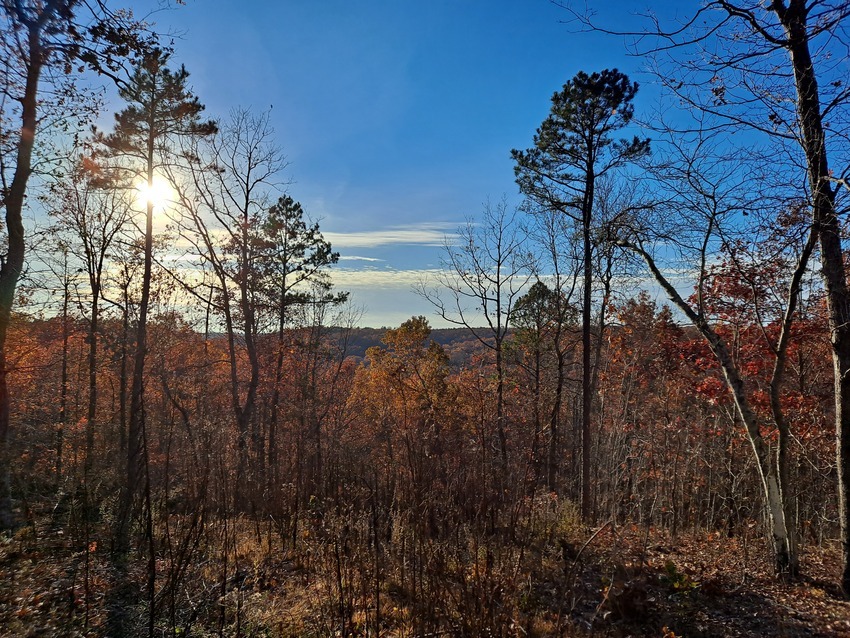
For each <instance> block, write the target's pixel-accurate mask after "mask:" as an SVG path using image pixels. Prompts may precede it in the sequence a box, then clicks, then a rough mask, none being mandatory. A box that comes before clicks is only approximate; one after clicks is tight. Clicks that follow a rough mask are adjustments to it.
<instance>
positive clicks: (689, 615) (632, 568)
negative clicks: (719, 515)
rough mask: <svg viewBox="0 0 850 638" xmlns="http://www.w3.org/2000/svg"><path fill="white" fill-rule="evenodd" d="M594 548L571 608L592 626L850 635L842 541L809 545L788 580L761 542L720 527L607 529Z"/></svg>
mask: <svg viewBox="0 0 850 638" xmlns="http://www.w3.org/2000/svg"><path fill="white" fill-rule="evenodd" d="M586 551H589V553H590V556H589V557H587V558H585V559H584V560H582V561H579V564H580V565H581V567H579V569H580V570H581V576H580V580H581V585H580V586H578V587H576V588H574V589H575V590H576V591H577V592H582V593H583V594H584V599H583V600H580V601H578V603H577V604H576V605H575V612H574V614H573V618H574V621H575V622H576V624H577V625H578V626H584V627H585V628H586V629H588V633H589V634H591V635H594V634H595V635H602V636H623V637H625V636H659V637H663V638H673V636H683V637H688V638H697V637H728V638H733V637H736V638H737V637H750V636H752V637H757V636H759V637H760V636H779V637H782V636H786V637H802V636H817V637H823V638H826V637H850V602H848V601H845V600H843V599H842V597H841V593H840V590H839V588H838V586H837V585H836V582H837V577H838V574H839V568H840V552H839V550H838V548H837V543H835V544H834V545H833V546H830V547H817V546H808V547H804V548H803V551H802V552H801V553H802V560H801V564H802V570H801V571H802V572H803V575H802V576H801V577H800V578H798V579H796V580H794V581H790V582H783V581H781V580H779V579H777V578H776V577H775V576H774V574H773V571H772V569H771V566H770V565H769V564H768V563H767V561H766V560H765V554H766V553H767V552H766V550H765V548H764V544H763V542H759V541H757V542H753V539H748V538H741V537H738V538H727V537H724V536H721V535H719V534H716V533H714V534H698V535H697V534H681V535H679V536H677V537H676V538H675V540H674V539H671V538H670V536H669V535H668V534H659V533H655V532H650V533H649V534H647V533H646V532H645V530H623V529H619V530H617V531H613V530H611V531H609V530H602V531H601V532H600V533H599V534H598V537H597V538H596V539H594V541H593V542H592V544H590V545H589V546H588V550H586ZM600 579H601V581H602V582H603V583H608V585H607V586H606V587H603V588H602V591H601V594H602V596H601V599H600V595H599V591H600V588H599V582H600ZM577 595H578V596H581V594H577Z"/></svg>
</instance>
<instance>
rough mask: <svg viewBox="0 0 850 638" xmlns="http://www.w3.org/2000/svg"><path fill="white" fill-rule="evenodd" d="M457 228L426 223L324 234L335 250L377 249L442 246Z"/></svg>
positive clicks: (449, 225) (446, 224) (439, 223)
mask: <svg viewBox="0 0 850 638" xmlns="http://www.w3.org/2000/svg"><path fill="white" fill-rule="evenodd" d="M456 228H457V223H455V222H426V223H421V224H409V225H405V226H390V227H388V228H380V229H377V230H366V231H357V232H353V233H334V232H324V233H322V234H323V235H324V236H325V239H327V240H328V241H330V242H331V244H332V245H333V247H334V248H377V247H378V246H387V245H398V244H417V245H421V246H442V245H443V244H444V243H445V240H446V237H447V236H451V235H452V234H453V231H454V230H455V229H456Z"/></svg>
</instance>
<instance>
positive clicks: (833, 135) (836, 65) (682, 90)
mask: <svg viewBox="0 0 850 638" xmlns="http://www.w3.org/2000/svg"><path fill="white" fill-rule="evenodd" d="M573 15H575V16H576V17H577V18H578V19H579V20H580V21H582V22H583V23H584V24H586V25H588V26H589V27H590V28H593V29H598V30H600V31H604V32H606V33H614V32H613V31H611V30H608V29H600V28H599V27H597V26H596V25H594V24H592V21H591V20H589V19H588V18H587V16H581V15H578V14H576V13H575V12H574V13H573ZM848 20H850V5H848V4H847V3H846V2H844V1H843V0H775V1H773V2H769V3H764V4H761V3H744V2H738V1H735V0H711V1H710V2H707V3H705V5H704V6H703V7H701V8H700V9H699V10H698V11H696V12H695V13H694V14H693V15H692V16H691V17H690V18H688V19H686V20H685V21H684V22H682V23H681V24H678V25H676V26H675V27H673V28H671V29H665V28H664V27H663V26H662V25H661V24H660V22H659V21H658V20H657V18H653V19H652V21H651V23H650V26H649V28H648V29H647V30H645V31H641V32H638V33H618V35H628V36H635V37H636V39H635V41H634V46H633V52H634V53H636V54H639V55H642V56H648V57H650V58H651V59H652V60H653V66H654V68H655V71H656V77H658V78H659V79H660V81H661V84H662V85H663V86H665V87H666V88H667V89H668V90H669V91H670V92H671V93H672V94H673V96H674V97H675V98H676V100H677V101H678V102H679V103H684V105H685V107H686V108H687V109H689V110H690V111H691V112H694V111H698V112H700V113H702V114H705V115H709V116H712V117H717V118H719V119H720V120H722V123H719V124H718V126H722V127H724V128H726V129H727V130H743V131H746V133H747V139H748V144H747V148H741V149H739V150H740V152H741V153H742V154H746V153H749V152H750V149H751V148H752V144H751V142H752V140H753V139H759V138H761V139H766V140H767V141H768V144H769V145H771V148H769V150H768V152H767V153H765V154H764V156H763V161H766V162H768V163H769V165H770V166H772V168H773V171H772V173H773V174H774V175H781V176H782V177H781V181H782V182H783V183H784V184H785V185H788V184H791V185H793V187H794V188H795V189H796V190H797V192H796V196H797V197H801V196H805V198H806V200H807V202H808V204H809V210H810V219H811V223H812V228H813V235H814V237H815V242H816V243H817V244H819V247H820V258H821V264H822V268H821V276H822V279H823V284H824V289H825V290H826V299H827V306H828V311H829V312H828V321H829V327H830V334H831V343H832V359H833V368H834V377H835V428H836V456H837V467H838V502H839V522H840V526H841V543H842V551H843V567H842V574H841V587H842V590H843V591H844V593H845V595H847V596H850V291H848V288H847V281H846V277H845V269H844V260H843V256H842V239H841V232H840V231H841V224H840V213H841V205H840V195H841V194H842V192H846V193H850V186H849V184H850V182H848V178H850V156H848V154H847V143H846V141H847V135H848V126H847V117H848V108H847V107H848V105H850V86H848V84H847V80H846V64H845V63H846V61H847V59H848V56H847V51H846V47H845V44H844V43H845V42H846V39H847V35H848V33H847V29H848ZM841 189H844V191H842V190H841Z"/></svg>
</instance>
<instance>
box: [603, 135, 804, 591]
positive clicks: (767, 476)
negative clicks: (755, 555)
mask: <svg viewBox="0 0 850 638" xmlns="http://www.w3.org/2000/svg"><path fill="white" fill-rule="evenodd" d="M708 128H709V129H710V128H711V127H710V126H708ZM670 137H671V139H670V140H669V141H668V143H667V144H666V145H665V146H664V148H665V149H667V154H666V155H662V154H660V153H659V154H658V156H657V157H656V160H657V165H656V167H655V169H654V170H653V172H652V173H651V174H652V175H653V176H654V179H655V182H656V183H655V185H654V188H655V193H654V196H655V198H656V201H655V202H654V204H653V205H652V206H651V208H652V209H653V210H652V211H651V212H647V211H644V212H643V214H641V215H633V214H630V212H629V211H624V213H623V215H622V216H621V217H620V218H619V219H618V220H617V225H616V226H612V228H611V238H612V240H613V241H614V242H615V243H617V244H618V245H620V246H622V247H624V248H626V249H628V250H630V251H632V252H633V253H634V254H636V255H638V256H639V257H640V258H641V259H643V260H644V262H645V263H646V265H647V267H648V269H649V271H650V273H651V275H652V277H653V278H654V279H655V281H656V282H657V283H658V284H659V286H660V287H661V289H662V290H663V291H664V292H665V293H666V294H667V296H668V297H669V298H670V300H671V301H672V302H673V304H674V305H675V306H676V307H677V308H678V309H679V311H681V312H682V314H684V315H685V316H686V317H687V318H688V320H689V321H690V322H691V323H692V324H693V325H694V327H696V328H697V329H698V330H699V332H700V334H701V335H702V337H703V338H704V339H705V341H706V342H707V344H708V346H709V348H710V350H711V352H712V354H713V356H714V357H715V359H716V360H717V363H718V365H719V366H720V368H721V370H722V372H723V378H724V381H725V384H726V386H727V388H728V390H729V392H730V394H731V396H732V400H733V402H734V406H735V411H736V412H737V414H738V417H739V418H740V420H741V423H742V424H743V425H744V428H745V430H746V434H747V437H748V440H749V442H750V444H751V446H752V448H753V452H754V455H755V459H756V465H757V471H758V473H759V477H760V479H761V483H762V488H763V493H764V499H765V506H766V509H767V520H768V523H769V527H770V535H771V538H772V543H773V549H774V555H775V566H776V569H777V572H778V573H781V574H792V575H793V574H794V573H795V572H796V571H797V556H796V543H795V535H794V529H793V524H792V520H793V519H792V516H791V514H792V511H791V508H790V503H789V502H788V498H787V494H788V492H789V487H790V486H788V485H787V475H788V473H787V467H783V466H785V465H786V464H787V456H786V454H787V446H788V439H789V436H790V435H789V431H788V428H787V424H786V423H785V420H784V418H783V416H782V411H781V407H780V406H779V404H778V400H779V399H778V392H779V387H780V384H781V382H782V377H783V373H784V369H785V361H786V354H787V349H788V343H789V338H790V335H791V328H792V324H793V321H794V318H795V315H796V310H797V305H798V302H799V300H800V297H801V291H802V283H803V275H804V273H805V270H806V268H807V266H808V261H809V257H810V256H811V254H812V251H813V249H814V245H815V234H814V232H813V231H810V232H805V231H806V230H808V229H806V228H804V229H803V232H800V230H799V225H797V226H796V232H792V233H791V238H790V239H787V240H786V243H787V244H788V245H789V246H788V247H787V248H785V249H783V250H785V251H787V252H788V253H791V254H792V255H793V256H792V257H789V256H788V255H780V254H778V253H777V252H774V253H773V254H772V255H771V259H772V261H774V262H779V258H780V257H782V259H783V262H782V263H784V264H786V265H787V274H786V275H785V282H784V283H785V286H784V287H785V291H786V292H785V299H784V300H783V302H784V303H783V302H780V303H779V304H778V305H777V306H776V307H775V308H774V310H773V312H772V313H771V312H769V309H768V308H767V307H766V306H765V305H764V304H762V303H759V301H758V300H757V299H754V306H755V307H754V309H753V313H754V314H755V316H757V317H758V319H759V320H760V322H764V323H763V324H762V330H766V324H767V323H768V321H767V320H766V317H768V316H770V317H771V319H772V321H773V322H774V325H775V326H776V330H775V336H773V337H772V338H770V339H768V342H769V349H770V351H771V353H772V356H773V357H774V361H775V364H774V366H773V371H772V378H771V381H770V386H771V395H772V397H773V398H774V399H775V403H774V411H773V419H774V425H775V426H776V427H777V429H778V438H779V445H778V447H777V450H776V455H777V456H776V461H775V462H774V460H773V459H772V458H771V450H770V446H769V444H768V441H767V440H766V436H765V433H764V423H763V420H762V419H760V418H759V415H758V413H757V410H756V409H755V406H754V392H753V388H752V379H747V378H746V375H745V374H744V373H743V371H742V368H741V364H740V362H739V361H738V360H737V359H736V357H735V356H734V353H733V350H732V348H731V347H730V343H729V341H728V338H727V335H725V334H724V331H723V319H724V317H723V316H722V315H721V314H720V313H716V312H715V307H714V306H713V305H712V303H711V295H710V283H711V281H712V274H713V270H714V269H713V266H712V260H713V259H714V258H715V257H716V256H718V255H726V256H727V257H728V258H729V259H731V260H732V261H734V260H735V251H734V246H735V239H736V238H737V237H741V236H743V237H748V238H749V239H752V240H753V241H757V240H755V239H753V233H755V231H756V226H755V225H754V224H752V223H750V222H748V221H747V220H750V219H754V218H756V217H757V216H758V217H766V218H768V219H776V218H779V216H778V215H775V214H774V213H773V211H769V210H764V209H765V208H768V206H769V203H768V202H769V200H763V199H762V198H761V197H760V196H759V195H760V194H759V193H758V192H754V191H753V190H752V189H748V188H746V185H747V184H749V183H752V182H753V181H757V179H756V176H757V172H756V171H757V170H758V167H753V166H751V165H749V166H748V165H746V164H742V163H741V161H740V158H739V157H736V156H730V155H728V154H727V153H725V152H724V151H723V149H721V148H718V147H717V146H716V145H715V144H713V143H712V142H711V137H712V136H711V135H710V134H708V133H700V134H693V135H690V136H684V135H671V136H670ZM743 167H746V168H749V169H751V170H752V171H753V172H752V173H749V172H747V171H745V170H744V169H743ZM647 177H649V174H648V175H647ZM790 226H791V228H792V230H793V229H794V225H793V224H791V225H790ZM780 252H781V251H780ZM671 253H677V256H678V257H679V258H680V259H681V260H682V261H683V262H684V263H688V264H691V265H692V266H691V268H690V269H691V270H692V271H694V272H695V277H696V281H695V283H694V294H693V295H692V296H691V298H690V299H685V298H684V296H683V295H682V294H681V293H680V292H679V290H677V288H676V286H675V285H674V284H673V282H672V281H671V278H670V276H669V275H668V274H667V273H666V272H665V271H664V270H663V268H662V264H663V263H664V262H663V261H662V260H663V259H665V258H667V259H669V258H670V254H671ZM750 288H751V289H752V290H751V294H753V295H756V294H757V289H758V286H757V285H755V282H753V283H751V284H750ZM726 318H728V316H727V317H726ZM765 336H766V337H767V334H766V333H765Z"/></svg>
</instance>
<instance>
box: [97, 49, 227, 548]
mask: <svg viewBox="0 0 850 638" xmlns="http://www.w3.org/2000/svg"><path fill="white" fill-rule="evenodd" d="M170 57H171V53H170V52H169V51H165V50H162V49H154V50H153V51H151V52H149V53H147V54H146V55H145V56H144V57H143V58H142V60H141V62H140V63H139V64H138V66H137V67H136V68H135V70H134V72H133V74H132V75H131V76H130V78H129V79H128V81H127V82H125V83H122V85H121V86H120V88H119V92H118V94H119V96H120V97H121V99H123V100H124V101H125V102H126V103H127V104H128V106H127V107H126V108H125V109H124V110H122V111H120V112H119V113H116V114H115V128H114V130H113V132H112V133H110V134H106V135H103V134H101V135H99V136H98V138H97V141H98V142H99V143H100V145H101V147H102V149H103V152H104V153H105V154H108V155H111V156H113V157H120V158H121V159H122V161H123V162H125V164H124V167H125V171H124V173H125V177H128V178H129V179H128V180H127V181H128V182H130V183H131V184H132V182H133V181H134V180H139V179H141V180H143V182H142V184H143V185H144V186H145V187H146V190H145V191H144V192H146V193H148V195H147V196H146V197H145V200H146V201H145V229H144V271H143V274H142V291H141V300H140V305H139V320H138V324H137V326H136V353H135V357H134V365H133V381H132V386H131V391H130V423H129V432H128V436H127V472H126V483H125V485H124V487H123V490H122V496H121V502H120V512H119V517H118V547H119V549H120V550H122V551H123V550H125V549H126V547H127V538H128V536H127V535H128V531H129V530H128V526H129V522H130V516H131V511H132V503H133V499H134V498H135V496H136V494H137V492H138V489H139V481H140V479H141V476H142V474H141V472H142V467H143V464H142V457H143V455H144V454H145V453H146V452H145V450H144V439H145V436H146V434H145V415H144V387H145V356H146V352H147V320H148V309H149V305H150V294H151V276H152V267H153V211H154V207H155V205H156V202H154V200H153V197H152V196H151V193H152V192H153V189H154V183H155V180H156V179H157V171H158V169H159V168H160V167H161V166H163V165H164V164H166V163H167V162H168V160H169V158H173V157H174V156H175V150H176V149H175V148H174V146H172V145H173V144H174V143H175V140H176V139H178V138H180V137H185V136H205V135H211V134H212V133H213V132H215V130H216V126H215V124H214V123H213V122H204V121H202V120H201V119H200V115H201V112H202V111H203V110H204V107H203V105H202V104H201V103H200V102H199V101H198V98H196V97H195V96H194V95H192V93H191V90H190V89H189V87H188V79H189V73H188V72H187V71H186V69H185V68H184V67H181V68H180V69H179V70H177V71H171V70H170V69H169V68H168V66H167V65H168V62H169V60H170ZM133 185H134V186H138V185H139V184H138V183H137V184H133Z"/></svg>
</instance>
